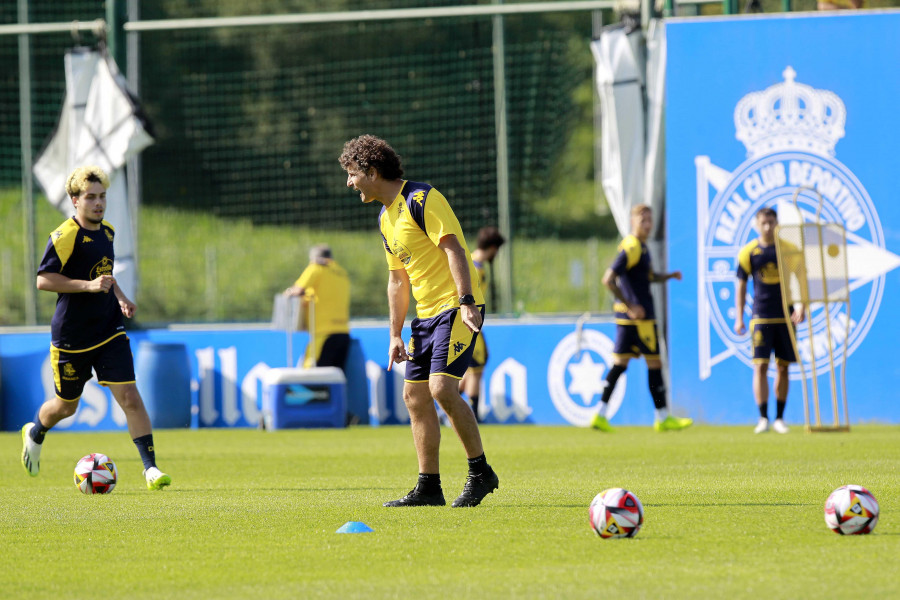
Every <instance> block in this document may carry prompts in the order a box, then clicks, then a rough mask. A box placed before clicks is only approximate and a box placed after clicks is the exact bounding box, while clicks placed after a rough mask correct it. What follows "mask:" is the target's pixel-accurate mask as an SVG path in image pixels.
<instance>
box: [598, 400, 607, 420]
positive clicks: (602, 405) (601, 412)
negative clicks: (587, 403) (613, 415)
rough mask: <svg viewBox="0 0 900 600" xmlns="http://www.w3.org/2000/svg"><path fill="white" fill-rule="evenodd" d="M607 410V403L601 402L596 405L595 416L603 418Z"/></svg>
mask: <svg viewBox="0 0 900 600" xmlns="http://www.w3.org/2000/svg"><path fill="white" fill-rule="evenodd" d="M607 409H609V403H607V402H603V401H602V400H601V401H600V403H599V404H597V416H598V417H604V418H605V417H606V411H607Z"/></svg>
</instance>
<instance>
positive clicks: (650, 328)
mask: <svg viewBox="0 0 900 600" xmlns="http://www.w3.org/2000/svg"><path fill="white" fill-rule="evenodd" d="M642 354H643V355H644V358H649V359H651V360H652V359H655V358H659V341H658V337H657V332H656V319H643V320H640V321H625V320H619V319H616V343H615V345H614V346H613V355H614V356H627V357H629V358H639V357H640V356H641V355H642Z"/></svg>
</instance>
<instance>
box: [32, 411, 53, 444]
mask: <svg viewBox="0 0 900 600" xmlns="http://www.w3.org/2000/svg"><path fill="white" fill-rule="evenodd" d="M38 414H40V411H38ZM48 431H50V428H49V427H47V426H46V425H44V424H43V423H41V418H40V417H39V416H38V415H34V427H32V428H31V432H30V435H31V439H32V441H34V443H35V444H43V443H44V434H45V433H47V432H48Z"/></svg>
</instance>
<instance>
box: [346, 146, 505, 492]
mask: <svg viewBox="0 0 900 600" xmlns="http://www.w3.org/2000/svg"><path fill="white" fill-rule="evenodd" d="M340 163H341V167H343V169H344V170H345V171H347V187H350V188H353V189H354V190H356V191H357V192H359V197H360V199H361V200H362V201H363V203H366V204H368V203H371V202H378V203H380V204H382V205H383V207H382V209H381V213H380V214H379V216H378V223H379V228H380V230H381V237H382V241H383V242H384V250H385V254H386V257H387V263H388V269H389V272H390V276H389V279H388V304H389V306H390V336H391V339H390V345H389V347H388V369H389V370H390V368H391V366H392V365H393V364H394V363H395V362H396V363H401V362H403V361H408V362H407V365H406V377H405V384H404V386H403V400H404V402H405V403H406V408H407V409H408V410H409V419H410V425H411V427H412V432H413V442H414V443H415V446H416V455H417V457H418V462H419V480H418V482H417V483H416V487H415V488H413V489H412V491H410V492H409V493H408V494H407V495H406V496H404V497H403V498H400V499H399V500H392V501H390V502H385V504H384V505H385V506H389V507H394V506H443V505H444V504H446V502H445V501H444V493H443V491H442V490H441V477H440V469H439V460H438V455H439V450H440V442H441V429H440V422H439V421H438V415H437V411H436V410H435V407H434V400H437V401H438V403H439V404H440V405H441V408H443V409H444V412H445V413H447V417H448V418H449V419H450V423H451V424H452V425H453V429H454V430H455V431H456V434H457V436H459V439H460V441H461V442H462V445H463V448H464V449H465V451H466V456H467V457H468V459H469V475H468V477H467V478H466V484H465V487H464V488H463V491H462V494H460V496H459V497H458V498H457V499H456V500H454V501H453V504H452V505H453V506H477V505H478V504H479V503H480V502H481V501H482V499H484V497H485V496H487V495H488V494H490V493H491V492H493V491H494V490H495V489H497V488H498V487H499V485H500V484H499V480H498V478H497V475H496V473H494V470H493V469H492V468H491V467H490V465H488V463H487V460H486V459H485V456H484V450H483V448H482V445H481V433H480V432H479V430H478V422H477V421H476V420H475V415H474V414H473V413H472V410H471V409H470V408H469V406H468V404H466V402H465V401H464V400H463V399H462V397H461V396H460V394H459V380H460V379H461V378H462V376H463V374H464V373H465V372H466V369H467V368H468V367H469V361H470V359H471V357H472V348H473V346H474V344H475V339H476V338H477V337H478V332H479V331H480V330H481V325H482V321H483V319H484V298H483V297H482V293H481V289H480V287H479V286H477V285H476V286H474V287H473V286H472V281H473V279H474V278H475V266H474V265H473V264H472V259H471V257H470V256H469V250H468V248H467V247H466V240H465V237H464V236H463V232H462V229H461V228H460V226H459V221H457V219H456V215H454V214H453V210H452V209H451V208H450V205H449V204H448V203H447V200H446V199H445V198H444V196H443V195H442V194H441V193H440V192H439V191H437V190H436V189H434V188H433V187H431V186H430V185H428V184H426V183H416V182H414V181H407V180H405V179H402V177H403V168H402V167H401V165H400V157H399V156H398V155H397V154H396V152H394V150H393V148H391V147H390V146H389V145H388V143H387V142H385V141H384V140H382V139H380V138H377V137H375V136H371V135H363V136H360V137H358V138H354V139H352V140H350V141H348V142H347V143H346V144H344V150H343V153H342V154H341V157H340ZM410 288H412V293H413V297H414V298H415V300H416V318H415V319H413V321H412V324H411V326H412V335H411V337H410V340H409V348H408V349H407V348H406V346H405V344H404V343H403V338H402V337H401V332H402V329H403V320H404V318H405V317H406V311H407V308H408V307H409V292H410Z"/></svg>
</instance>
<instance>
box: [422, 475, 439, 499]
mask: <svg viewBox="0 0 900 600" xmlns="http://www.w3.org/2000/svg"><path fill="white" fill-rule="evenodd" d="M416 487H417V488H419V491H420V492H422V493H423V494H437V493H438V492H440V491H441V474H440V473H419V482H418V484H416Z"/></svg>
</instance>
